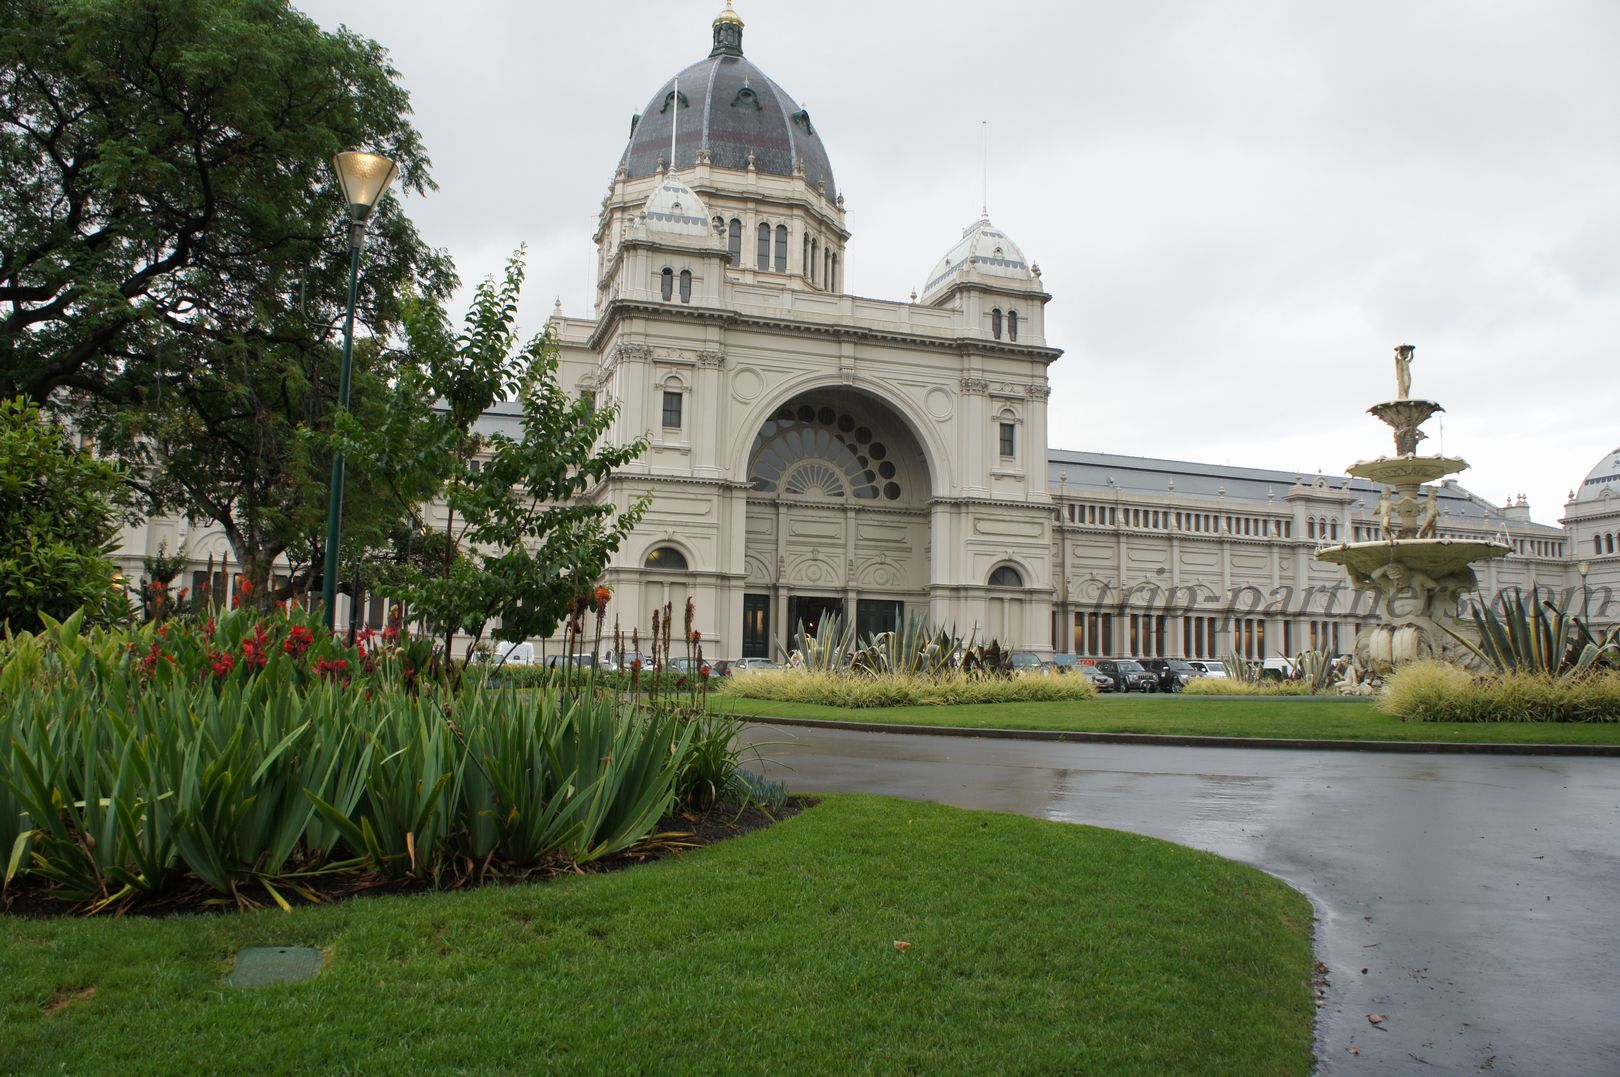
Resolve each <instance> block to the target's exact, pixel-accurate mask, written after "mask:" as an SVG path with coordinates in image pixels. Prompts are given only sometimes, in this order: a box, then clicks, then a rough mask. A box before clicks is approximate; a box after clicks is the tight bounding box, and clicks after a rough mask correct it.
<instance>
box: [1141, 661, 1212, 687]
mask: <svg viewBox="0 0 1620 1077" xmlns="http://www.w3.org/2000/svg"><path fill="white" fill-rule="evenodd" d="M1142 668H1143V669H1145V670H1147V671H1148V672H1149V673H1151V674H1153V675H1154V676H1155V677H1157V678H1159V691H1161V692H1179V691H1181V690H1182V689H1183V688H1185V687H1187V682H1188V681H1190V680H1192V679H1193V678H1194V677H1202V676H1203V675H1204V674H1203V672H1202V671H1200V670H1198V669H1196V668H1194V667H1193V664H1192V663H1191V662H1188V661H1187V660H1186V659H1184V658H1144V659H1142Z"/></svg>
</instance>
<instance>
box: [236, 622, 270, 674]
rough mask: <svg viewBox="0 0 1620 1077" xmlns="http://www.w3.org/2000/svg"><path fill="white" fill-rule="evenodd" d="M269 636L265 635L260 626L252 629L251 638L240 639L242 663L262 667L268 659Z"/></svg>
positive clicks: (257, 667) (254, 667)
mask: <svg viewBox="0 0 1620 1077" xmlns="http://www.w3.org/2000/svg"><path fill="white" fill-rule="evenodd" d="M269 649H270V637H269V636H267V635H265V633H264V628H263V627H262V626H260V627H258V628H255V629H254V630H253V638H252V639H245V640H243V641H242V664H243V665H246V666H249V667H251V668H253V669H263V668H264V666H265V663H266V662H268V661H270V655H269V653H268V652H269Z"/></svg>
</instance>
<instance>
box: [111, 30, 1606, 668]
mask: <svg viewBox="0 0 1620 1077" xmlns="http://www.w3.org/2000/svg"><path fill="white" fill-rule="evenodd" d="M742 39H743V26H742V22H741V20H740V19H739V18H738V17H737V16H736V15H735V14H733V13H732V12H730V11H729V10H728V11H726V12H725V13H723V14H722V15H721V16H720V17H719V18H718V19H716V20H715V22H714V24H713V40H712V49H711V51H710V52H709V53H708V55H707V56H706V57H704V58H702V59H700V60H698V62H696V63H693V64H691V65H690V66H687V67H685V68H683V69H682V70H681V71H680V72H679V73H678V75H675V76H674V77H672V78H668V79H666V80H665V81H664V83H663V84H662V85H661V86H659V87H658V88H657V89H656V91H655V92H654V93H653V94H652V96H651V98H650V99H649V100H648V102H647V104H646V105H645V107H644V108H643V109H642V111H641V112H640V113H639V115H637V116H635V117H634V118H633V119H632V121H631V125H630V133H629V141H628V144H627V145H626V146H625V149H624V153H623V155H622V157H621V158H620V159H619V161H618V162H617V164H616V166H615V165H614V164H613V162H610V161H603V162H601V163H600V167H601V168H602V172H603V176H604V178H608V177H609V176H610V177H611V183H610V186H609V189H608V191H607V194H606V196H605V197H604V198H603V200H602V204H601V211H600V216H599V219H598V223H597V227H596V233H595V242H596V248H597V281H596V303H595V310H594V313H593V314H592V315H591V316H590V317H583V316H573V315H565V314H564V313H563V312H562V311H561V310H560V309H559V310H558V311H557V312H556V313H555V314H554V315H553V317H552V319H551V323H550V324H551V327H552V330H553V332H554V333H555V335H556V338H557V340H558V342H559V344H560V347H561V373H560V376H561V377H562V379H563V381H564V385H565V387H567V388H569V389H571V390H572V391H576V392H578V393H580V394H592V395H593V396H594V399H595V400H596V401H597V402H598V403H599V404H602V405H612V406H614V407H616V408H617V409H618V413H617V418H616V425H615V427H614V428H613V430H612V432H611V435H610V437H611V439H612V440H614V441H616V442H620V443H623V442H628V441H630V440H632V439H634V438H637V437H645V438H646V439H647V440H648V443H649V446H650V447H649V449H648V450H647V452H645V453H644V454H643V455H642V456H641V457H640V459H638V460H637V461H636V462H635V463H634V464H632V465H630V466H628V467H626V468H624V469H623V470H622V471H621V472H619V473H617V474H616V475H615V476H614V477H613V478H612V479H610V480H609V481H607V482H605V483H603V484H601V485H600V486H598V487H597V488H596V489H595V490H594V491H593V494H592V496H593V497H595V498H598V499H604V500H607V501H610V502H613V503H615V504H617V505H619V506H621V507H626V506H629V505H631V504H633V503H634V502H635V501H636V500H637V499H638V498H640V497H642V496H644V495H647V494H651V498H652V499H651V503H650V506H649V508H648V510H647V512H646V514H645V516H644V517H643V519H642V521H641V523H640V525H639V526H638V528H637V529H636V531H635V533H634V534H633V536H632V538H631V539H630V541H628V542H627V543H625V544H624V545H623V546H622V547H621V548H620V549H619V551H618V554H617V557H616V560H615V562H614V564H613V566H612V567H611V568H610V570H609V572H608V574H607V578H606V580H605V581H604V582H605V583H606V584H607V585H608V586H609V587H611V588H612V589H613V591H614V594H615V599H614V604H615V611H616V612H617V613H618V615H619V616H620V617H621V618H622V619H623V622H624V624H625V625H626V627H627V629H628V626H629V625H631V624H637V625H640V626H641V627H642V630H643V631H645V630H646V626H647V625H648V624H649V622H650V620H651V615H652V611H653V610H654V609H658V608H661V607H663V606H664V605H665V604H666V603H669V604H673V605H674V607H675V608H677V609H679V608H681V607H682V606H683V605H684V604H685V602H686V600H687V599H688V598H689V597H690V598H691V599H693V600H694V601H695V604H696V610H697V614H696V617H697V620H696V625H697V627H698V628H699V629H700V630H701V631H702V633H703V637H704V640H705V650H706V653H708V654H709V655H711V656H714V657H734V656H742V657H746V656H755V655H769V654H772V653H774V647H775V644H776V643H777V641H785V640H787V639H788V638H789V637H790V635H791V633H792V631H793V629H794V627H795V626H797V625H798V624H800V623H804V624H806V625H809V626H814V625H815V624H817V623H818V622H819V621H820V619H821V618H823V617H824V616H826V614H827V613H829V612H833V611H836V612H837V613H839V614H840V615H841V617H843V618H844V619H845V620H846V623H853V624H854V625H855V626H856V627H857V629H858V631H859V632H860V633H861V634H862V635H865V634H867V633H873V632H878V631H882V630H885V629H889V628H892V627H894V626H896V625H897V624H899V623H900V622H901V621H902V619H904V618H909V617H912V616H920V617H924V618H926V619H927V620H928V621H930V622H932V623H935V624H940V625H948V626H954V627H955V628H956V629H958V630H959V631H961V632H962V633H963V634H964V635H966V634H967V633H968V632H969V631H972V632H974V634H975V635H976V636H977V637H978V639H979V640H980V641H981V642H982V641H985V640H988V639H995V640H998V641H1000V642H1001V644H1002V645H1003V646H1004V647H1010V648H1017V649H1028V650H1033V651H1037V652H1040V653H1042V654H1050V653H1052V652H1073V653H1076V654H1080V655H1094V656H1103V655H1129V656H1156V655H1163V656H1183V657H1206V656H1207V657H1220V656H1222V655H1226V654H1231V653H1237V654H1243V655H1247V656H1250V657H1260V656H1265V655H1276V654H1294V653H1296V652H1298V651H1301V650H1304V649H1306V648H1317V649H1326V650H1329V651H1331V652H1333V653H1339V652H1343V651H1346V650H1348V649H1349V647H1350V644H1351V640H1352V639H1353V637H1354V635H1355V633H1356V631H1357V629H1358V628H1360V627H1362V626H1363V625H1367V624H1370V623H1372V622H1373V621H1375V620H1376V615H1375V613H1374V611H1373V609H1372V608H1371V606H1370V605H1369V604H1368V603H1366V602H1362V601H1359V600H1358V595H1357V592H1355V591H1353V590H1351V589H1350V588H1349V586H1348V582H1347V578H1346V574H1345V570H1344V569H1343V568H1342V567H1340V566H1338V565H1334V564H1327V563H1324V562H1321V561H1319V560H1317V559H1316V558H1315V557H1314V556H1313V555H1314V553H1315V551H1316V550H1317V549H1319V548H1321V547H1322V546H1325V545H1328V544H1333V543H1339V542H1353V541H1359V540H1361V539H1363V538H1367V539H1371V538H1376V537H1377V535H1378V533H1379V531H1378V524H1379V520H1378V516H1377V505H1378V502H1379V501H1380V499H1381V497H1382V496H1383V491H1382V489H1381V488H1380V487H1379V486H1378V485H1376V484H1374V483H1371V482H1367V481H1364V480H1361V479H1354V478H1346V477H1342V476H1336V475H1319V474H1316V473H1314V472H1310V473H1305V472H1300V471H1298V470H1297V469H1295V468H1293V467H1291V466H1288V464H1287V462H1285V461H1283V462H1278V461H1261V462H1264V463H1268V464H1276V465H1278V466H1276V467H1275V468H1245V467H1232V466H1225V465H1213V464H1200V463H1191V462H1185V461H1174V460H1161V459H1152V458H1147V457H1137V456H1123V455H1115V454H1111V453H1109V452H1107V451H1105V450H1106V448H1107V446H1069V445H1065V444H1063V443H1064V442H1065V441H1068V440H1069V439H1070V438H1072V437H1073V436H1074V435H1073V434H1071V433H1066V432H1059V433H1058V434H1056V435H1055V436H1054V434H1053V432H1052V431H1050V430H1049V429H1048V411H1047V408H1048V396H1049V394H1050V389H1049V383H1048V379H1047V373H1048V369H1049V368H1050V367H1051V365H1052V364H1054V363H1059V362H1063V361H1064V359H1063V350H1062V347H1061V343H1062V342H1060V341H1052V340H1049V339H1048V338H1047V334H1046V329H1045V321H1046V319H1045V309H1046V305H1047V303H1048V302H1049V301H1052V300H1053V298H1054V297H1053V296H1051V295H1049V294H1048V293H1047V292H1046V290H1045V286H1044V285H1043V283H1042V280H1041V270H1040V267H1039V266H1038V265H1036V264H1033V263H1031V262H1030V261H1029V260H1028V259H1027V258H1026V257H1025V255H1024V253H1023V251H1022V250H1021V249H1020V247H1019V245H1018V243H1017V242H1015V240H1014V238H1013V237H1012V236H1009V235H1006V234H1005V233H1003V232H1001V231H1000V230H999V229H997V228H996V226H995V225H994V224H993V223H992V222H991V221H990V220H989V219H988V217H987V216H980V217H979V218H978V219H977V220H974V221H972V222H971V223H969V224H968V226H967V227H966V228H965V229H961V228H960V226H959V222H949V221H941V222H938V224H939V227H938V233H939V236H940V242H939V249H940V251H941V256H940V258H939V261H938V263H937V264H936V265H935V266H934V267H933V269H932V270H931V271H930V272H929V273H928V274H927V277H926V285H925V286H924V287H923V288H922V290H921V292H920V294H913V295H911V296H909V297H902V298H887V299H885V298H868V297H864V296H858V295H852V294H849V293H848V292H846V291H845V290H844V280H845V276H846V266H847V256H848V251H849V247H850V240H851V236H850V233H849V231H848V230H847V229H846V227H845V210H844V195H843V193H842V192H841V191H840V189H839V186H838V183H837V180H836V178H835V172H834V170H833V166H832V162H831V159H830V157H829V154H828V152H827V149H826V146H825V144H824V143H823V139H822V132H821V130H820V129H819V128H818V127H817V126H816V125H815V124H814V123H813V122H812V120H811V117H810V116H809V115H808V113H807V112H806V111H805V110H804V109H803V108H801V107H800V106H799V105H798V104H797V103H796V102H795V101H794V99H793V98H792V97H790V96H789V95H788V94H787V93H786V92H785V91H784V90H783V89H782V88H781V87H778V86H777V84H776V83H775V82H773V81H772V80H771V79H770V78H769V77H768V76H767V75H766V74H765V73H764V72H763V71H761V70H760V69H759V68H757V67H755V66H754V65H753V64H752V63H750V62H749V60H748V59H747V57H746V56H745V55H744V52H743V41H742ZM649 74H651V75H652V76H653V77H656V75H657V73H656V72H652V73H649ZM647 81H648V82H649V83H651V82H652V78H649V79H648V80H647ZM921 268H924V267H921V266H920V267H919V269H921ZM1058 301H1060V302H1061V297H1058ZM1393 332H1398V329H1396V330H1393ZM1389 343H1390V344H1394V343H1395V341H1394V340H1393V339H1391V340H1390V342H1389ZM516 421H517V416H516V411H515V406H513V410H511V411H510V412H503V411H502V410H501V409H500V408H499V407H497V408H496V409H494V410H493V411H491V412H490V413H488V414H487V416H486V419H485V422H486V424H487V425H488V426H489V427H490V428H492V429H499V428H502V427H503V426H507V427H513V426H515V424H516ZM1570 478H1571V479H1572V480H1574V488H1573V489H1572V491H1571V496H1570V500H1569V502H1568V504H1567V505H1566V506H1565V508H1564V512H1563V519H1562V521H1561V523H1562V526H1561V527H1554V526H1548V525H1544V524H1538V523H1535V522H1533V521H1532V520H1531V519H1530V510H1529V506H1528V505H1527V504H1526V503H1524V501H1523V500H1522V499H1520V500H1519V501H1518V502H1517V503H1510V504H1507V505H1496V504H1492V503H1490V502H1488V501H1486V500H1484V499H1482V498H1480V497H1478V496H1476V495H1474V494H1473V493H1470V492H1469V490H1467V489H1466V488H1464V487H1463V486H1461V485H1458V484H1457V483H1456V481H1455V480H1448V481H1447V482H1446V483H1444V484H1443V486H1442V487H1441V488H1440V494H1439V498H1438V502H1437V504H1438V520H1437V524H1436V527H1435V529H1434V534H1435V535H1436V537H1438V538H1442V539H1443V538H1448V537H1449V538H1454V539H1479V540H1495V541H1500V542H1504V543H1506V544H1507V545H1508V546H1509V547H1510V549H1511V552H1510V554H1509V555H1508V556H1506V557H1505V558H1501V559H1498V560H1492V561H1490V562H1489V563H1487V564H1480V565H1477V566H1476V569H1477V573H1478V579H1479V586H1480V591H1481V592H1482V593H1483V594H1485V595H1486V596H1487V597H1488V596H1492V595H1495V594H1497V593H1499V592H1502V591H1504V590H1510V589H1513V588H1521V589H1526V590H1527V589H1528V588H1530V587H1531V586H1537V587H1540V588H1542V589H1543V590H1546V589H1552V590H1554V591H1558V592H1561V593H1565V594H1569V595H1580V594H1581V589H1582V587H1583V585H1585V586H1586V587H1588V588H1589V591H1588V593H1587V595H1586V596H1583V597H1585V598H1586V599H1587V609H1588V612H1589V613H1590V615H1591V617H1592V619H1593V620H1595V621H1598V622H1600V623H1611V622H1613V621H1614V620H1615V619H1616V616H1617V614H1620V602H1616V601H1614V600H1613V599H1612V598H1611V596H1612V595H1614V594H1615V593H1616V592H1617V591H1620V555H1617V553H1616V542H1617V539H1620V450H1616V451H1615V452H1613V453H1611V454H1609V455H1608V456H1606V457H1605V458H1603V459H1602V460H1600V461H1598V462H1597V464H1596V466H1595V467H1594V468H1593V469H1592V471H1591V472H1590V474H1588V475H1586V476H1584V477H1580V476H1570ZM160 544H161V545H164V546H166V548H167V549H168V550H170V551H173V550H177V549H183V550H184V551H185V552H186V554H187V556H188V557H189V559H190V561H191V562H192V571H191V572H189V573H188V574H187V578H188V580H189V579H190V577H191V576H192V575H196V576H199V577H200V576H201V575H202V573H203V572H204V570H205V566H208V565H218V564H221V563H224V562H225V561H226V559H227V556H228V553H229V548H228V546H227V544H226V542H225V539H224V537H223V535H221V534H219V533H217V531H216V530H215V529H213V528H212V527H209V526H204V525H202V524H200V523H199V524H197V525H191V524H188V523H187V522H186V521H184V520H179V519H173V518H154V519H151V520H149V521H147V522H146V523H144V524H142V525H140V526H137V527H132V528H130V529H129V530H128V531H127V532H126V535H125V540H124V546H123V549H122V551H121V558H122V564H123V567H124V571H125V573H126V575H129V576H131V577H134V576H137V575H138V574H139V572H140V566H141V559H142V557H143V556H150V555H152V554H155V553H156V552H157V551H158V550H159V547H160ZM1363 597H1366V596H1363ZM342 601H343V602H344V603H347V601H348V600H347V599H346V598H345V599H343V600H342ZM384 602H385V600H384V599H382V598H369V599H367V600H366V601H365V602H364V608H365V609H366V612H367V615H368V616H367V619H368V620H370V621H371V622H372V623H374V624H376V623H380V621H381V620H382V618H383V616H384V612H383V606H384ZM1579 605H1580V600H1579V599H1577V602H1576V606H1577V608H1578V607H1579ZM347 616H348V611H347V608H346V606H340V608H339V610H338V617H339V620H340V622H341V621H342V620H343V619H344V618H346V617H347ZM536 642H537V644H538V643H540V642H542V641H536ZM549 646H550V647H551V648H552V653H556V650H557V648H558V647H559V644H558V643H556V642H554V641H553V642H551V643H550V644H549Z"/></svg>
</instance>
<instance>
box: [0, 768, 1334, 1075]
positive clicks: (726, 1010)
mask: <svg viewBox="0 0 1620 1077" xmlns="http://www.w3.org/2000/svg"><path fill="white" fill-rule="evenodd" d="M1310 922H1311V910H1310V906H1309V904H1308V902H1307V901H1306V900H1305V899H1304V898H1303V897H1302V896H1301V895H1299V894H1298V893H1296V892H1295V891H1293V890H1291V889H1289V888H1288V887H1286V886H1284V885H1283V884H1282V883H1280V882H1278V881H1277V880H1275V879H1273V878H1271V877H1270V876H1267V875H1265V874H1263V873H1261V872H1258V871H1255V870H1253V869H1251V868H1247V867H1244V866H1242V865H1239V864H1235V863H1232V862H1230V861H1226V860H1222V859H1220V858H1218V857H1215V856H1211V855H1208V854H1205V853H1199V852H1194V851H1192V850H1188V849H1183V848H1180V847H1178V846H1174V845H1170V844H1167V843H1165V842H1161V841H1156V840H1153V839H1151V838H1144V837H1139V836H1136V835H1132V834H1124V833H1118V832H1114V831H1108V830H1098V829H1093V828H1089V827H1080V826H1074V825H1071V824H1062V823H1048V822H1044V821H1040V820H1033V819H1025V818H1021V817H1017V816H1011V815H997V814H989V813H983V812H966V811H961V810H957V809H952V808H945V807H940V806H938V805H930V804H916V803H910V802H904V801H896V800H888V799H882V798H875V797H848V796H838V797H828V798H827V799H826V800H825V801H824V802H823V803H821V804H820V805H818V806H817V807H814V808H812V809H810V810H808V811H806V812H804V813H803V814H802V815H799V816H797V817H796V818H793V819H791V820H788V821H786V822H784V823H782V824H780V825H778V826H775V827H772V828H770V829H768V830H764V831H759V832H756V833H754V834H751V835H748V836H746V837H743V838H739V839H735V840H733V841H729V842H724V843H721V844H719V845H714V846H711V847H709V848H706V849H702V850H698V851H696V852H693V853H691V854H689V855H688V856H686V857H685V858H683V859H681V860H666V861H662V862H659V863H655V864H651V865H645V866H642V867H637V868H632V869H630V870H627V871H622V872H617V873H612V874H606V875H593V876H584V877H574V878H567V879H563V880H560V881H553V882H548V883H541V884H534V885H525V886H512V887H504V888H486V889H483V890H479V891H473V892H463V893H450V894H421V895H402V896H392V897H381V898H371V899H360V900H354V901H349V902H345V903H342V904H339V905H335V906H329V907H319V908H303V909H299V910H297V911H295V912H293V913H290V914H289V913H282V912H279V911H274V910H272V911H267V912H262V913H253V914H248V915H235V914H227V915H221V916H200V917H184V918H170V919H163V920H142V919H137V918H126V919H123V920H92V921H77V920H48V921H37V920H22V919H18V918H5V922H4V933H3V935H0V968H4V969H5V970H6V974H5V976H4V978H3V979H0V1015H3V1017H0V1019H3V1023H4V1028H5V1030H6V1033H5V1035H4V1036H3V1037H0V1071H3V1072H17V1071H27V1072H43V1071H46V1070H49V1071H52V1072H57V1071H66V1072H74V1073H96V1072H109V1073H110V1072H118V1073H125V1072H155V1071H161V1072H176V1073H178V1072H196V1073H216V1072H230V1073H236V1072H265V1071H275V1072H301V1071H319V1072H339V1071H353V1072H366V1073H408V1072H421V1071H424V1070H430V1069H431V1070H457V1071H472V1072H491V1073H511V1072H534V1071H544V1072H568V1073H574V1072H582V1073H615V1074H617V1073H644V1072H661V1073H689V1072H705V1073H729V1072H738V1073H762V1072H763V1073H771V1072H778V1073H845V1072H855V1073H862V1072H866V1073H890V1072H924V1073H972V1072H1002V1071H1007V1070H1019V1071H1024V1072H1046V1073H1055V1072H1069V1073H1072V1072H1086V1073H1109V1074H1122V1073H1141V1074H1161V1073H1167V1072H1176V1073H1267V1074H1303V1073H1307V1072H1308V1071H1309V1069H1310V1063H1311V1058H1310V1048H1311V1021H1312V1015H1313V1008H1312V1005H1311V998H1310V993H1309V988H1308V986H1307V984H1308V982H1309V978H1310V966H1311V950H1310V944H1309V931H1310ZM896 940H901V941H905V942H909V943H910V944H911V946H910V948H909V949H905V950H903V951H902V950H897V949H896V948H895V946H894V942H895V941H896ZM266 945H289V946H291V945H297V946H313V947H317V948H320V949H323V950H324V951H325V952H326V953H327V954H328V957H327V962H326V967H325V969H324V971H322V973H321V974H320V975H319V977H318V978H317V979H315V980H313V981H310V982H306V983H298V984H282V985H276V986H271V987H261V988H253V989H239V988H231V987H226V986H224V985H223V984H222V982H221V980H222V977H223V976H224V975H225V973H226V972H227V971H228V969H229V967H230V962H231V958H232V955H233V954H234V953H235V952H236V951H237V950H238V949H239V948H241V947H244V946H266ZM92 988H93V989H94V990H93V992H91V990H90V989H92Z"/></svg>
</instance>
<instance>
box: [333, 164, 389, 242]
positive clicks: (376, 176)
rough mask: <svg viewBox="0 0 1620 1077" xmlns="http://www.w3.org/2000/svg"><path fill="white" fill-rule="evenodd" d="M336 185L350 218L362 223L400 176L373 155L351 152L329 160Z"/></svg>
mask: <svg viewBox="0 0 1620 1077" xmlns="http://www.w3.org/2000/svg"><path fill="white" fill-rule="evenodd" d="M332 167H333V169H335V170H336V171H337V175H338V182H339V183H341V184H342V185H343V197H344V200H345V201H347V202H348V204H349V216H350V217H351V218H352V219H353V220H354V221H355V223H357V224H358V223H361V222H363V221H365V220H366V218H368V217H370V216H371V211H372V210H373V209H375V208H376V206H377V200H378V199H379V198H381V197H382V196H383V192H384V191H386V190H388V185H389V184H391V183H393V182H394V177H395V176H397V175H399V166H398V165H397V164H395V163H394V162H393V161H391V160H389V159H388V158H386V157H383V156H382V155H380V154H376V153H360V152H358V151H355V150H350V151H348V152H345V153H340V154H337V155H336V156H334V157H333V158H332Z"/></svg>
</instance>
